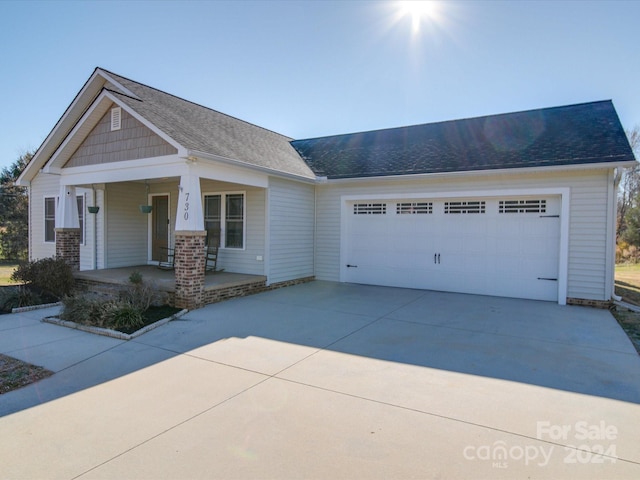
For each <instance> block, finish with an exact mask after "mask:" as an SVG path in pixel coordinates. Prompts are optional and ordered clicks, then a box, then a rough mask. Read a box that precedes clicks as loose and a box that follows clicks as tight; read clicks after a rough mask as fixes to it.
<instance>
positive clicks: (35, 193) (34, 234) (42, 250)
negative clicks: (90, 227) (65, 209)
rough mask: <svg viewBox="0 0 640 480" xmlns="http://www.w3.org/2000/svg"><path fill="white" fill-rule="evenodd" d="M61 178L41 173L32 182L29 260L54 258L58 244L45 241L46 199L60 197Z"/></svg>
mask: <svg viewBox="0 0 640 480" xmlns="http://www.w3.org/2000/svg"><path fill="white" fill-rule="evenodd" d="M59 182H60V177H59V176H57V175H47V174H44V173H39V174H38V175H36V176H35V178H34V179H33V181H32V182H31V195H30V204H29V211H30V218H29V258H30V259H31V260H38V259H40V258H47V257H53V256H55V254H56V244H55V243H54V242H48V243H47V242H45V241H44V198H45V197H57V196H58V195H60V183H59Z"/></svg>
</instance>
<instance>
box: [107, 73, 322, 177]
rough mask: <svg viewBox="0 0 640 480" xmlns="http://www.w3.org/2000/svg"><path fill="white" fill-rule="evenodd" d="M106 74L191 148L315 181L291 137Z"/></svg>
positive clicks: (132, 104)
mask: <svg viewBox="0 0 640 480" xmlns="http://www.w3.org/2000/svg"><path fill="white" fill-rule="evenodd" d="M101 70H103V71H104V72H105V73H107V74H108V75H109V76H110V77H111V78H113V79H114V80H115V81H116V82H118V83H119V84H120V85H121V86H122V87H124V88H126V89H128V90H129V91H130V92H131V93H133V94H134V95H136V96H137V97H139V99H140V100H137V99H135V98H131V97H130V96H128V95H127V94H126V92H124V91H120V92H118V91H113V90H112V92H113V93H115V94H116V95H117V96H118V98H119V99H121V100H122V102H123V103H125V104H126V105H128V106H129V107H130V108H132V109H133V110H134V111H136V112H138V113H139V114H140V115H142V116H143V117H144V118H146V119H147V120H149V121H150V122H151V123H153V124H154V125H155V126H156V127H157V128H159V129H160V130H162V131H163V132H164V133H165V134H167V135H168V136H169V137H171V138H172V139H174V140H175V141H176V142H178V143H179V144H180V145H182V146H183V147H185V148H187V149H188V150H192V151H197V152H203V153H208V154H212V155H218V156H221V157H224V158H228V159H231V160H235V161H239V162H243V163H246V164H249V165H253V166H257V167H262V168H267V169H270V170H275V171H279V172H283V173H288V174H292V175H296V176H301V177H306V178H315V176H314V175H313V173H312V172H311V170H310V169H309V167H308V166H307V165H306V164H305V163H304V162H303V161H302V160H301V159H300V157H299V156H298V154H297V153H296V151H295V150H294V149H293V147H292V146H291V144H290V140H291V138H288V137H286V136H284V135H280V134H278V133H275V132H272V131H270V130H267V129H265V128H262V127H258V126H256V125H253V124H251V123H248V122H245V121H243V120H239V119H237V118H234V117H231V116H229V115H225V114H224V113H220V112H217V111H216V110H212V109H210V108H206V107H203V106H201V105H198V104H196V103H193V102H189V101H187V100H184V99H182V98H179V97H176V96H174V95H171V94H168V93H165V92H163V91H161V90H157V89H155V88H152V87H149V86H147V85H144V84H141V83H138V82H134V81H133V80H129V79H128V78H125V77H121V76H119V75H117V74H115V73H112V72H109V71H107V70H104V69H101Z"/></svg>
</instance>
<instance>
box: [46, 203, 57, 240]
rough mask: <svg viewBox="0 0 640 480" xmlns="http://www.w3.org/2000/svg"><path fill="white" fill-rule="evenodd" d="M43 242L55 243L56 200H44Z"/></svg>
mask: <svg viewBox="0 0 640 480" xmlns="http://www.w3.org/2000/svg"><path fill="white" fill-rule="evenodd" d="M44 241H45V242H55V241H56V199H55V197H46V198H45V199H44Z"/></svg>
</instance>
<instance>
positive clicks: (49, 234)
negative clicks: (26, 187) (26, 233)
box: [44, 195, 84, 245]
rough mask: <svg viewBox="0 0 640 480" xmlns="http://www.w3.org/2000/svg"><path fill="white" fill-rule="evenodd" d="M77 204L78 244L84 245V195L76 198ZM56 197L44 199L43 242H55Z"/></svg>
mask: <svg viewBox="0 0 640 480" xmlns="http://www.w3.org/2000/svg"><path fill="white" fill-rule="evenodd" d="M76 201H77V202H78V222H79V223H80V243H81V244H82V245H84V195H78V196H76ZM57 204H58V197H45V199H44V241H45V242H55V241H56V206H57Z"/></svg>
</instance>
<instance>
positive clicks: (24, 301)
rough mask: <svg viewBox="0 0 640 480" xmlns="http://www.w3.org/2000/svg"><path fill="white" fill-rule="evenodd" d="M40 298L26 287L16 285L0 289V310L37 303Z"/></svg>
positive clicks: (7, 310) (40, 301) (8, 310)
mask: <svg viewBox="0 0 640 480" xmlns="http://www.w3.org/2000/svg"><path fill="white" fill-rule="evenodd" d="M40 303H42V298H41V297H40V295H38V294H37V293H36V292H34V291H32V290H31V289H29V288H28V287H23V286H16V287H6V288H3V289H0V310H2V311H6V312H10V311H11V310H12V309H14V308H19V307H29V306H31V305H39V304H40Z"/></svg>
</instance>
